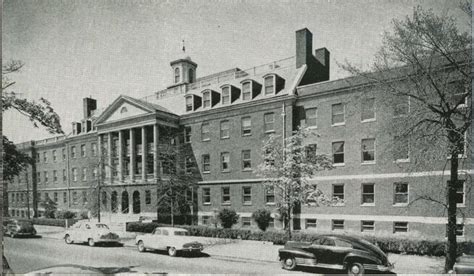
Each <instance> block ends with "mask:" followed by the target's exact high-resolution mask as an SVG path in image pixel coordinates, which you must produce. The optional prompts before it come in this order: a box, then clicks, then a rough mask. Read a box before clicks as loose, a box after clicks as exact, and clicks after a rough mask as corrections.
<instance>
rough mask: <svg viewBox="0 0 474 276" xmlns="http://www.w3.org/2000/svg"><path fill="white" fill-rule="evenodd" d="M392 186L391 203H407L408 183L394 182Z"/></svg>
mask: <svg viewBox="0 0 474 276" xmlns="http://www.w3.org/2000/svg"><path fill="white" fill-rule="evenodd" d="M393 187H394V191H393V204H395V205H397V204H408V183H405V182H398V183H394V184H393Z"/></svg>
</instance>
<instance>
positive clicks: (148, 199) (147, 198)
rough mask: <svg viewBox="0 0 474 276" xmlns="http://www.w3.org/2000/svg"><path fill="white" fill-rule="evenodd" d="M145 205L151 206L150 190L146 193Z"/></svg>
mask: <svg viewBox="0 0 474 276" xmlns="http://www.w3.org/2000/svg"><path fill="white" fill-rule="evenodd" d="M145 204H146V205H149V204H151V191H150V190H146V191H145Z"/></svg>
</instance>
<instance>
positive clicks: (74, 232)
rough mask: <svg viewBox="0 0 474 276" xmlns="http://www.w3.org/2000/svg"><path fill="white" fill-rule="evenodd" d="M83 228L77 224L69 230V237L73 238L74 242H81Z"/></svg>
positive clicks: (80, 224)
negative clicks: (80, 233)
mask: <svg viewBox="0 0 474 276" xmlns="http://www.w3.org/2000/svg"><path fill="white" fill-rule="evenodd" d="M81 226H82V223H76V224H74V225H73V226H72V227H71V229H70V230H69V236H70V237H71V239H72V240H73V241H81V237H80V235H79V232H80V230H81Z"/></svg>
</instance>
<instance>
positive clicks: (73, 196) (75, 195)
mask: <svg viewBox="0 0 474 276" xmlns="http://www.w3.org/2000/svg"><path fill="white" fill-rule="evenodd" d="M72 204H74V205H76V204H77V192H76V191H74V192H72Z"/></svg>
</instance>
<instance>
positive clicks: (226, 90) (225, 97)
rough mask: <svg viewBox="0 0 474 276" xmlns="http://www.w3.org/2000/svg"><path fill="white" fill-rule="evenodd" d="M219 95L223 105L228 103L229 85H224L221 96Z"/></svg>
mask: <svg viewBox="0 0 474 276" xmlns="http://www.w3.org/2000/svg"><path fill="white" fill-rule="evenodd" d="M221 97H222V98H221V101H222V104H223V105H225V104H229V103H230V87H229V86H226V87H224V88H222V96H221Z"/></svg>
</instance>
